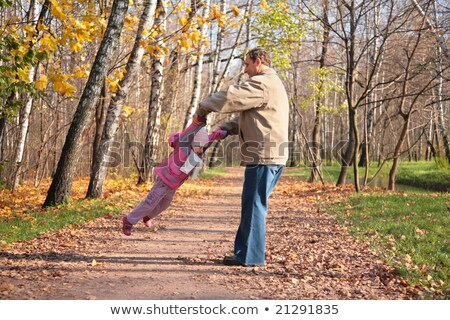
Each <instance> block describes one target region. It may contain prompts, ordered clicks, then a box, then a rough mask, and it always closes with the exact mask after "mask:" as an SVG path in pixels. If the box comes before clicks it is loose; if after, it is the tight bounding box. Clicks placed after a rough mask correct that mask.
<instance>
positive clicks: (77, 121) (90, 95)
mask: <svg viewBox="0 0 450 320" xmlns="http://www.w3.org/2000/svg"><path fill="white" fill-rule="evenodd" d="M128 4H129V1H128V0H114V3H113V5H112V9H111V14H110V16H109V20H108V26H107V28H106V32H105V35H104V37H103V40H102V42H101V44H100V48H99V50H98V52H97V55H96V57H95V61H94V64H93V66H92V69H91V72H90V74H89V78H88V80H87V83H86V86H85V88H84V90H83V94H82V96H81V98H80V101H79V103H78V106H77V110H76V111H75V115H74V117H73V121H72V124H71V126H70V128H69V132H68V134H67V136H66V141H65V143H64V147H63V150H62V153H61V157H60V160H59V162H58V167H57V169H56V173H55V176H54V178H53V181H52V184H51V185H50V188H49V190H48V193H47V198H46V199H45V202H44V204H43V207H44V208H45V207H49V206H52V205H57V204H62V203H64V202H66V201H67V200H68V199H69V197H70V191H71V189H72V182H73V178H74V175H75V170H76V166H77V163H78V159H79V155H80V154H81V147H82V143H81V138H82V135H83V131H84V130H85V129H86V126H87V125H88V123H89V121H90V119H91V115H92V112H93V110H94V108H95V106H96V105H97V102H98V99H99V95H100V91H101V89H102V85H103V79H104V78H105V76H106V74H107V72H108V68H109V65H110V63H111V60H112V57H113V55H114V53H115V51H116V48H117V44H118V41H119V38H120V34H121V32H122V28H123V24H124V20H125V15H126V13H127V11H128Z"/></svg>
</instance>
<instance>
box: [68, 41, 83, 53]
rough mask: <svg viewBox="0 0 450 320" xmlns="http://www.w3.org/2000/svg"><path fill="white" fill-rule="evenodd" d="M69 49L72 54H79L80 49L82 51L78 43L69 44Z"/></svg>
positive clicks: (81, 46)
mask: <svg viewBox="0 0 450 320" xmlns="http://www.w3.org/2000/svg"><path fill="white" fill-rule="evenodd" d="M70 49H72V50H73V51H74V52H79V51H81V49H83V45H82V44H81V43H79V42H71V43H70Z"/></svg>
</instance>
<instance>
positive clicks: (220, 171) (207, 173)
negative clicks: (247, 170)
mask: <svg viewBox="0 0 450 320" xmlns="http://www.w3.org/2000/svg"><path fill="white" fill-rule="evenodd" d="M227 174H228V170H227V169H225V168H219V167H216V168H211V169H206V170H203V172H202V173H201V174H200V175H199V178H200V179H214V178H218V177H223V176H226V175H227Z"/></svg>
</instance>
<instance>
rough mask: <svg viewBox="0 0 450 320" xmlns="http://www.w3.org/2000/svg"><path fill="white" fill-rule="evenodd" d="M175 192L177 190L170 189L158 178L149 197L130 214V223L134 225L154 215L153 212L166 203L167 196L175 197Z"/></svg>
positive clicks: (128, 217)
mask: <svg viewBox="0 0 450 320" xmlns="http://www.w3.org/2000/svg"><path fill="white" fill-rule="evenodd" d="M174 192H175V190H172V189H170V188H169V187H168V186H167V185H166V184H165V183H164V182H163V181H162V180H161V179H159V178H158V179H157V180H156V182H155V184H154V185H153V187H152V189H151V190H150V192H149V193H148V195H147V197H146V198H145V199H144V200H143V201H142V202H141V203H140V204H139V205H138V206H137V207H136V208H134V209H133V211H131V212H130V213H129V214H128V216H127V220H128V222H129V223H131V224H133V225H134V224H136V223H138V222H139V220H141V219H142V218H144V217H145V216H148V215H150V214H152V212H154V210H155V209H157V208H158V207H159V205H160V203H161V201H163V203H165V200H164V199H165V198H166V196H167V195H170V194H172V197H173V193H174ZM169 204H170V203H169Z"/></svg>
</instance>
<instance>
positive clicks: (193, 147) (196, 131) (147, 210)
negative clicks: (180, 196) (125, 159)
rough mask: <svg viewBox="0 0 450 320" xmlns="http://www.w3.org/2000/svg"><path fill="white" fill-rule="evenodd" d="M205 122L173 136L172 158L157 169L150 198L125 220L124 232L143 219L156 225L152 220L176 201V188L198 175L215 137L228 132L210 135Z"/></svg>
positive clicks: (218, 137) (222, 135)
mask: <svg viewBox="0 0 450 320" xmlns="http://www.w3.org/2000/svg"><path fill="white" fill-rule="evenodd" d="M204 125H205V124H204V123H201V124H200V125H197V124H194V123H193V124H191V125H190V126H189V127H187V128H186V130H184V131H183V132H182V133H179V132H177V133H175V134H173V135H172V136H171V137H170V138H169V145H170V146H171V147H172V148H173V149H174V150H173V152H172V154H171V155H170V156H169V158H168V159H167V160H166V161H164V162H163V163H161V164H160V165H159V166H158V167H156V168H155V173H156V175H157V176H158V177H157V179H156V182H155V184H154V185H153V187H152V189H151V190H150V192H149V193H148V195H147V197H146V198H145V199H144V200H143V201H142V202H141V203H140V204H139V205H138V206H137V207H136V208H135V209H134V210H133V211H131V212H130V213H129V214H128V216H124V217H123V219H122V231H123V233H124V234H125V235H127V236H129V235H131V229H132V227H133V225H135V224H136V223H138V222H139V221H140V220H141V219H142V220H143V222H144V223H145V225H146V226H147V227H149V228H150V227H151V226H152V219H153V218H154V217H156V216H157V215H158V214H160V213H161V212H163V211H164V210H166V209H167V208H168V207H169V205H170V203H171V202H172V199H173V196H174V194H175V192H176V190H177V189H178V188H179V187H180V186H181V185H182V184H183V183H184V181H186V179H187V178H188V177H189V176H192V177H193V178H195V177H196V175H197V174H198V172H199V171H200V168H201V164H202V162H203V159H202V157H203V152H204V151H205V150H206V149H207V148H208V147H209V146H210V145H211V143H212V142H213V141H214V140H220V139H223V138H225V136H226V134H227V133H226V131H224V130H220V129H218V130H216V131H214V132H212V133H211V134H209V135H208V133H207V132H206V130H205V129H204Z"/></svg>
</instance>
